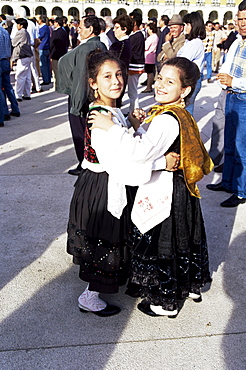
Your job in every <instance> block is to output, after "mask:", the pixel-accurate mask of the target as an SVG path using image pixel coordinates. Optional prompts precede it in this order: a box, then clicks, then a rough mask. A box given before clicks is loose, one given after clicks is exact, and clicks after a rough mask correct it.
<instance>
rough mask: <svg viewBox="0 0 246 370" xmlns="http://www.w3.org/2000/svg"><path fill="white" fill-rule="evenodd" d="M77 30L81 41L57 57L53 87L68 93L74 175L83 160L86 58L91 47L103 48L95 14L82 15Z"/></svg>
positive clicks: (86, 102) (86, 82) (86, 93)
mask: <svg viewBox="0 0 246 370" xmlns="http://www.w3.org/2000/svg"><path fill="white" fill-rule="evenodd" d="M79 32H80V38H81V40H83V42H82V43H81V44H80V45H78V47H76V48H75V49H73V50H71V51H70V52H69V53H67V54H65V55H63V57H61V58H60V59H59V62H58V75H59V77H58V86H57V92H59V93H60V94H67V95H68V96H69V98H68V117H69V123H70V127H71V132H72V137H73V142H74V147H75V152H76V156H77V158H78V161H79V164H78V166H77V167H76V168H74V169H71V170H69V171H68V173H69V174H70V175H74V176H78V175H79V174H80V172H81V162H82V160H83V159H84V132H85V117H86V115H87V113H88V109H89V107H88V101H87V98H88V81H87V74H86V73H87V71H86V68H85V66H86V58H87V55H88V54H89V53H90V52H91V51H92V50H95V49H101V50H102V51H104V50H106V46H105V45H104V44H103V43H102V42H101V41H100V38H99V34H100V32H101V28H100V24H99V20H98V18H97V17H95V16H88V17H83V18H82V20H81V21H80V26H79Z"/></svg>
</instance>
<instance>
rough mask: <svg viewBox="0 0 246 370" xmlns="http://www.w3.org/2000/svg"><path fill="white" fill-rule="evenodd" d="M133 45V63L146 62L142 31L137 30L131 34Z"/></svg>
mask: <svg viewBox="0 0 246 370" xmlns="http://www.w3.org/2000/svg"><path fill="white" fill-rule="evenodd" d="M129 39H130V43H131V46H132V58H131V64H144V62H145V59H144V50H145V40H144V35H143V33H142V32H141V31H138V32H135V33H133V34H132V35H131V36H130V38H129Z"/></svg>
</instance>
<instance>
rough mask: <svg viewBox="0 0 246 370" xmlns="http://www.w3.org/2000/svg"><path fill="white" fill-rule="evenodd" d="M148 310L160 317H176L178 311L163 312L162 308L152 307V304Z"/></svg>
mask: <svg viewBox="0 0 246 370" xmlns="http://www.w3.org/2000/svg"><path fill="white" fill-rule="evenodd" d="M150 309H151V311H153V312H154V313H156V314H157V315H161V316H174V315H177V313H178V310H173V311H167V310H163V308H162V306H154V305H153V304H151V305H150Z"/></svg>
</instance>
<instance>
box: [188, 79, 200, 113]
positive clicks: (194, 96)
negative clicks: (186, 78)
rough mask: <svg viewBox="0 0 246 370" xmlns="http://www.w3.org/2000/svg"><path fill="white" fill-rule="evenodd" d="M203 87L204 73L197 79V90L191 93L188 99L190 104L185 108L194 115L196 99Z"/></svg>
mask: <svg viewBox="0 0 246 370" xmlns="http://www.w3.org/2000/svg"><path fill="white" fill-rule="evenodd" d="M201 87H202V75H201V77H200V78H199V80H198V81H197V83H196V87H195V90H194V91H193V94H192V95H191V97H190V99H189V101H188V105H187V106H186V108H185V109H186V110H187V111H188V112H189V113H190V114H191V115H193V112H194V104H195V99H196V96H197V94H198V93H199V91H200V90H201Z"/></svg>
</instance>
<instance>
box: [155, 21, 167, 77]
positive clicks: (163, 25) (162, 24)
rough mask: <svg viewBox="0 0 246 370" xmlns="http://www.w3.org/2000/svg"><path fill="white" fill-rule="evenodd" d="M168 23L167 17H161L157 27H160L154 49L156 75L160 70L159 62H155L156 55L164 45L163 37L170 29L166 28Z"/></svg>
mask: <svg viewBox="0 0 246 370" xmlns="http://www.w3.org/2000/svg"><path fill="white" fill-rule="evenodd" d="M168 23H169V17H168V16H167V15H162V16H161V18H160V20H159V26H160V34H159V40H158V44H157V47H156V61H155V66H156V72H157V73H158V69H159V68H160V62H159V61H158V60H157V56H158V54H159V53H160V52H161V48H162V45H163V44H164V43H165V37H166V35H167V34H168V33H169V32H170V29H169V28H168Z"/></svg>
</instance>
